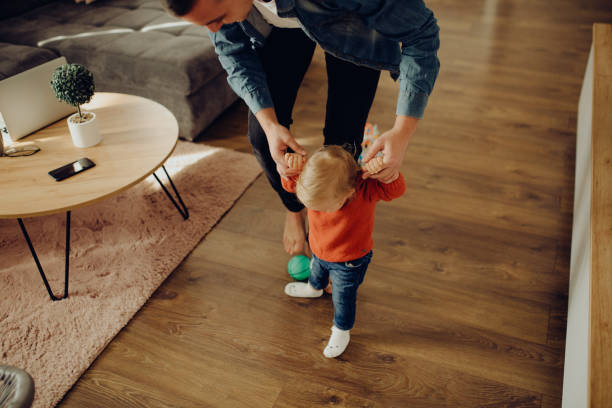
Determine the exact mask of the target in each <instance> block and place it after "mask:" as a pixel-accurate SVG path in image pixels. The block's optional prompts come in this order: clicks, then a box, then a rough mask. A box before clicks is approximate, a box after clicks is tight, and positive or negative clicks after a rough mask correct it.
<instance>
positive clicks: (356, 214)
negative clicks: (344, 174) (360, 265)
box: [281, 173, 406, 262]
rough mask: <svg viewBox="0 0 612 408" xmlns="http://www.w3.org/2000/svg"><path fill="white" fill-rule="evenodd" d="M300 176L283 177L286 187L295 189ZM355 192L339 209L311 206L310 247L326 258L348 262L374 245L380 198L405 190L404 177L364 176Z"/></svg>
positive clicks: (389, 197) (309, 222)
mask: <svg viewBox="0 0 612 408" xmlns="http://www.w3.org/2000/svg"><path fill="white" fill-rule="evenodd" d="M296 180H297V176H296V177H292V178H290V179H286V178H284V177H281V181H282V184H283V187H284V188H285V190H287V191H289V192H290V193H295V184H296ZM355 184H356V185H355V195H354V196H353V198H352V199H350V200H349V201H348V202H347V203H346V204H344V206H343V207H342V208H341V209H340V210H338V211H336V212H322V211H314V210H311V209H308V226H309V233H308V242H309V243H310V249H311V250H312V252H313V253H314V254H315V255H316V256H317V257H318V258H320V259H322V260H324V261H327V262H346V261H351V260H353V259H357V258H361V257H362V256H364V255H366V254H367V253H368V252H370V250H371V249H372V247H373V246H374V241H373V240H372V231H373V230H374V210H375V209H376V202H377V201H378V200H384V201H391V200H393V199H394V198H398V197H401V196H402V194H404V192H405V191H406V183H405V181H404V177H403V176H402V174H401V173H400V175H399V177H398V178H397V179H396V180H395V181H393V182H392V183H389V184H384V183H381V182H380V181H378V180H374V179H365V180H363V179H362V178H361V174H359V176H358V180H356V183H355Z"/></svg>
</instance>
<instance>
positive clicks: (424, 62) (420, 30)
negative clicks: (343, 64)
mask: <svg viewBox="0 0 612 408" xmlns="http://www.w3.org/2000/svg"><path fill="white" fill-rule="evenodd" d="M347 3H353V7H355V8H356V11H357V13H359V14H361V15H364V16H365V17H364V18H365V19H366V22H367V24H368V25H369V26H370V27H372V28H373V29H374V30H376V31H377V32H379V33H380V34H381V35H383V36H384V37H387V38H389V39H392V40H395V41H398V42H399V43H401V60H400V74H399V80H400V90H399V96H398V100H397V109H396V113H397V114H398V115H405V116H414V117H417V118H420V117H422V116H423V112H424V111H425V106H426V105H427V100H428V98H429V95H430V94H431V92H432V90H433V86H434V83H435V81H436V78H437V76H438V71H439V70H440V61H439V60H438V56H437V51H438V48H439V47H440V39H439V35H438V33H439V31H440V29H439V27H438V24H437V20H436V18H435V17H434V15H433V12H432V11H431V10H429V9H428V8H427V7H426V6H425V4H424V2H423V1H422V0H379V1H372V0H348V1H347Z"/></svg>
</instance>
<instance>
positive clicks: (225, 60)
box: [209, 23, 274, 114]
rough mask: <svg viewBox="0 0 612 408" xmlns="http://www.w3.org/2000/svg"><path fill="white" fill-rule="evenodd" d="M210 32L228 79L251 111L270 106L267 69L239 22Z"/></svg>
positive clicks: (271, 104) (255, 111) (270, 96)
mask: <svg viewBox="0 0 612 408" xmlns="http://www.w3.org/2000/svg"><path fill="white" fill-rule="evenodd" d="M209 36H210V39H211V41H212V43H213V45H214V47H215V52H216V53H217V55H218V56H219V62H221V65H222V66H223V68H224V69H225V71H226V72H227V82H228V83H229V85H230V87H231V88H232V89H233V90H234V92H236V94H237V95H238V96H239V97H241V98H242V99H243V100H244V101H245V102H246V104H247V105H248V107H249V109H250V110H251V112H253V114H257V112H259V111H260V110H261V109H264V108H271V107H273V106H274V103H273V102H272V95H271V94H270V90H269V89H268V82H267V79H266V73H265V72H264V69H263V66H262V65H261V61H260V59H259V56H258V55H257V52H256V51H255V50H254V49H253V48H252V44H251V40H250V39H249V37H248V36H247V35H246V34H245V33H244V31H243V29H242V27H240V24H238V23H234V24H226V25H224V26H222V27H221V28H220V29H219V31H217V32H216V33H213V32H212V31H209Z"/></svg>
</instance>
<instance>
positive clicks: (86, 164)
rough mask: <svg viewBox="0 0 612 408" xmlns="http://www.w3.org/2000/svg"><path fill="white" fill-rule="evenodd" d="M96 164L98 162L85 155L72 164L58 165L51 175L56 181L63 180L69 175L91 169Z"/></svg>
mask: <svg viewBox="0 0 612 408" xmlns="http://www.w3.org/2000/svg"><path fill="white" fill-rule="evenodd" d="M95 165H96V164H95V163H94V162H92V161H91V160H90V159H88V158H87V157H83V158H82V159H79V160H77V161H74V162H72V163H70V164H66V165H65V166H62V167H58V168H57V169H55V170H51V171H50V172H49V175H50V176H51V177H53V178H54V179H55V181H61V180H64V179H66V178H68V177H71V176H74V175H75V174H77V173H80V172H82V171H85V170H87V169H90V168H92V167H93V166H95Z"/></svg>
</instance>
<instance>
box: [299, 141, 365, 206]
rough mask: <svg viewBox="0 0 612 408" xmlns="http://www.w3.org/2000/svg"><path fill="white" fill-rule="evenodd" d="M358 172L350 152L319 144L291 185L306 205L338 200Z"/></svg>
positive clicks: (351, 184) (351, 183)
mask: <svg viewBox="0 0 612 408" xmlns="http://www.w3.org/2000/svg"><path fill="white" fill-rule="evenodd" d="M358 173H359V166H358V165H357V162H356V161H355V158H354V157H353V155H351V154H350V153H349V152H347V151H346V150H344V149H343V148H342V147H341V146H334V145H330V146H323V147H322V148H320V149H319V150H317V151H316V152H315V153H314V154H313V155H312V156H311V157H310V158H309V159H308V160H307V161H306V164H304V168H303V169H302V172H301V173H300V176H299V178H298V180H297V184H296V188H295V190H296V194H297V197H298V199H299V200H300V201H301V202H302V203H303V204H304V205H305V206H306V207H314V206H316V204H318V203H320V202H322V201H325V200H329V199H340V198H342V197H344V196H346V195H347V194H349V193H350V191H351V190H352V189H353V188H354V186H355V180H356V178H357V175H358Z"/></svg>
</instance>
